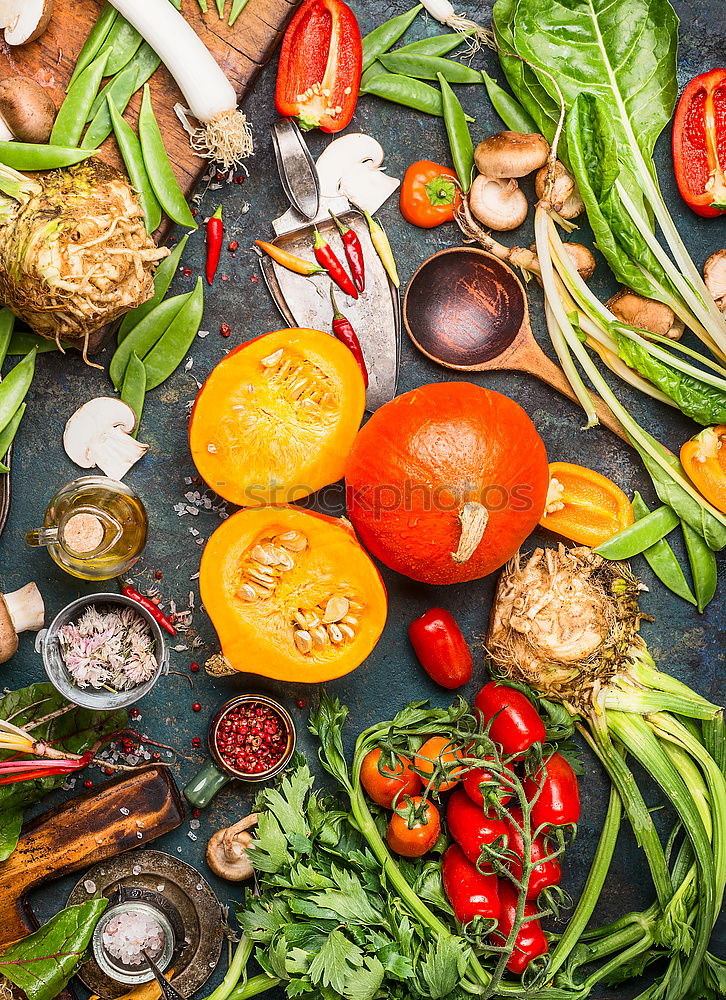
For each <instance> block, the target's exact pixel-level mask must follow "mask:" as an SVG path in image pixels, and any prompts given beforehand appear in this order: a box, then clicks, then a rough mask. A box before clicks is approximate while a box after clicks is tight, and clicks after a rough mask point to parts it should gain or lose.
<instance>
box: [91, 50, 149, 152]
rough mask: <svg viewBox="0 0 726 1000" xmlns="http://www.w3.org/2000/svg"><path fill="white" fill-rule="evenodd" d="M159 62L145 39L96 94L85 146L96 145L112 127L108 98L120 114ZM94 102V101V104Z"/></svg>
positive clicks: (98, 144) (102, 140) (92, 146)
mask: <svg viewBox="0 0 726 1000" xmlns="http://www.w3.org/2000/svg"><path fill="white" fill-rule="evenodd" d="M160 65H161V59H159V57H158V56H157V54H156V53H155V52H154V50H153V49H152V48H151V46H150V45H147V44H146V43H144V44H143V45H142V46H141V48H140V49H139V54H138V55H137V57H136V59H135V60H134V61H133V63H132V64H131V65H130V66H127V67H126V68H125V69H122V70H121V72H120V73H117V74H116V76H115V77H114V78H113V79H112V80H111V81H110V82H109V83H107V84H106V86H105V87H104V88H103V90H102V91H101V93H100V94H99V95H98V97H97V98H96V102H95V103H96V104H97V105H98V107H97V109H96V110H95V111H94V110H93V108H92V109H91V111H92V112H93V119H92V121H91V124H90V125H89V126H88V130H87V132H86V134H85V136H84V138H83V142H82V143H81V145H82V146H83V147H84V149H98V147H99V146H100V145H101V143H102V142H104V141H105V140H106V139H107V138H108V137H109V136H110V135H111V132H112V131H113V125H112V124H111V115H110V114H109V111H108V98H109V96H110V97H111V99H112V100H113V103H114V104H115V105H116V107H117V108H118V110H119V112H120V113H121V114H123V113H124V111H125V110H126V108H127V107H128V104H129V101H130V100H131V98H132V97H133V96H134V94H135V93H136V91H137V90H139V89H140V88H141V87H143V85H144V84H145V83H146V81H147V80H148V79H149V77H150V76H153V75H154V73H155V72H156V71H157V69H158V68H159V66H160ZM94 106H95V105H94Z"/></svg>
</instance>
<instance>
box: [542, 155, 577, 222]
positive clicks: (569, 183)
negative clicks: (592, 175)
mask: <svg viewBox="0 0 726 1000" xmlns="http://www.w3.org/2000/svg"><path fill="white" fill-rule="evenodd" d="M548 169H549V164H545V165H544V166H543V167H542V169H541V170H538V171H537V176H536V177H535V179H534V189H535V191H536V193H537V197H538V198H544V196H545V186H546V182H547V171H548ZM549 202H550V205H551V206H552V208H553V209H554V210H555V212H557V214H558V215H559V216H561V217H562V218H563V219H576V218H577V216H578V215H582V213H583V212H584V211H585V203H584V202H583V200H582V198H581V196H580V191H579V188H578V187H577V182H576V181H575V178H574V177H573V176H572V174H571V173H570V172H569V170H568V169H567V167H566V166H565V165H564V163H560V161H559V160H557V161H556V162H555V178H554V182H553V184H552V190H551V191H550V195H549Z"/></svg>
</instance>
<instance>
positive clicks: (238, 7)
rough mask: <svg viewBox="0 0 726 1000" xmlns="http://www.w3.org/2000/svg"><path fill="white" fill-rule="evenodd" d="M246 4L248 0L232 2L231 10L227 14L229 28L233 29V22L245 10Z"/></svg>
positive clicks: (234, 0)
mask: <svg viewBox="0 0 726 1000" xmlns="http://www.w3.org/2000/svg"><path fill="white" fill-rule="evenodd" d="M248 2H249V0H232V10H231V11H230V13H229V22H228V24H229V26H230V28H233V27H234V22H235V21H236V20H237V18H238V17H239V16H240V14H241V13H242V11H243V10H244V9H245V7H246V6H247V4H248Z"/></svg>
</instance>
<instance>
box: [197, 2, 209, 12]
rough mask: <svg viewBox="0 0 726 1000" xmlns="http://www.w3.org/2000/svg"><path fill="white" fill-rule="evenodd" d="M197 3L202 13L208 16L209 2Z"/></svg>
mask: <svg viewBox="0 0 726 1000" xmlns="http://www.w3.org/2000/svg"><path fill="white" fill-rule="evenodd" d="M197 3H198V4H199V6H200V7H201V9H202V13H203V14H206V13H207V9H208V8H207V0H197Z"/></svg>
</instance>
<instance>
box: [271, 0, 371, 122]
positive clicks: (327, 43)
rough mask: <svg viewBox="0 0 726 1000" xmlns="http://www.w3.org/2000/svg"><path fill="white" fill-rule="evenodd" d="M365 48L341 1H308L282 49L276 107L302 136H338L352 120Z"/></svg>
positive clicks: (301, 9) (352, 18)
mask: <svg viewBox="0 0 726 1000" xmlns="http://www.w3.org/2000/svg"><path fill="white" fill-rule="evenodd" d="M362 62H363V49H362V45H361V37H360V29H359V27H358V22H357V21H356V19H355V14H354V13H353V11H352V10H351V9H350V7H348V5H347V4H344V3H342V0H305V2H304V3H303V4H302V6H300V7H299V8H298V10H297V12H296V13H295V15H294V17H293V19H292V20H291V21H290V24H289V25H288V28H287V31H286V32H285V36H284V38H283V40H282V47H281V49H280V65H279V67H278V70H277V89H276V91H275V104H276V105H277V110H278V111H279V112H280V114H281V115H287V116H288V117H290V118H295V119H296V120H297V123H298V125H299V126H300V128H301V129H303V130H304V131H308V130H309V129H313V128H320V129H322V130H323V132H340V131H341V129H344V128H345V127H346V125H347V124H348V122H349V121H350V120H351V118H352V117H353V112H354V111H355V105H356V101H357V100H358V90H359V88H360V76H361V65H362Z"/></svg>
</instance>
